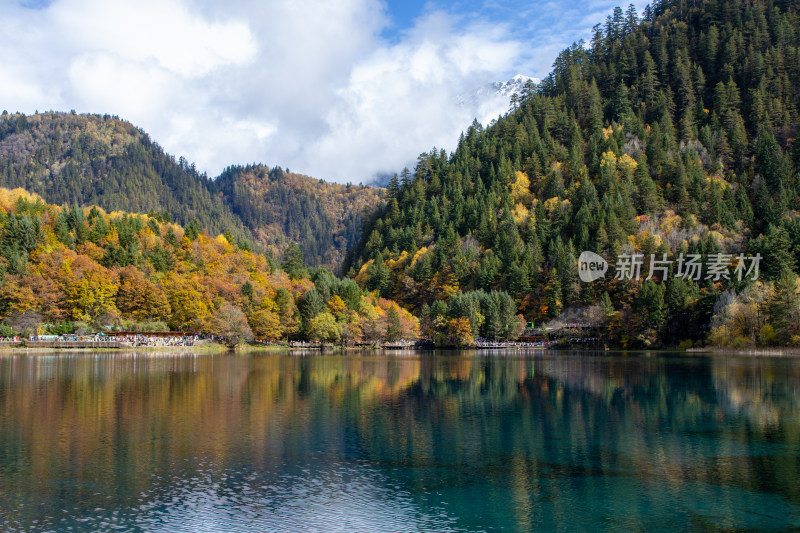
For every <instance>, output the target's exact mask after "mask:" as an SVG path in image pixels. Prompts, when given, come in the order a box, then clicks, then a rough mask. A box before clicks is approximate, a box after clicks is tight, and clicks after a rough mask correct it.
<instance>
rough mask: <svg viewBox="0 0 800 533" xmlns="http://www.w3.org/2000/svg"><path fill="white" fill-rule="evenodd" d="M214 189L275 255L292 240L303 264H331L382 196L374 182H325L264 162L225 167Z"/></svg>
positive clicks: (341, 256)
mask: <svg viewBox="0 0 800 533" xmlns="http://www.w3.org/2000/svg"><path fill="white" fill-rule="evenodd" d="M213 190H215V191H219V193H220V194H221V195H222V200H223V201H224V202H225V204H226V205H228V206H230V208H231V209H232V210H233V212H234V213H235V214H236V215H238V216H239V217H240V218H241V220H242V222H243V223H244V225H245V226H246V227H247V228H250V229H251V230H252V231H253V232H254V234H255V237H256V240H257V241H258V242H259V243H260V244H262V245H263V246H265V247H266V248H267V249H268V250H270V251H272V252H273V253H274V254H275V255H279V254H280V253H282V251H283V250H284V249H285V248H286V246H287V245H288V243H289V242H291V241H295V242H297V243H298V245H299V247H300V250H301V251H302V253H303V257H304V259H305V262H306V263H307V264H309V265H327V266H331V267H334V268H336V267H338V266H339V265H341V263H342V260H343V259H344V256H345V253H346V252H347V250H348V249H349V248H350V247H352V246H353V245H354V244H355V242H356V240H357V238H358V235H359V232H360V230H361V220H362V217H363V214H364V212H365V211H371V210H372V209H374V208H375V206H376V205H377V204H378V203H379V202H380V201H381V189H378V188H375V187H368V186H363V185H351V184H348V185H342V184H339V183H327V182H325V181H322V180H317V179H313V178H310V177H308V176H303V175H301V174H294V173H289V172H286V171H284V170H282V169H280V168H273V169H269V168H267V167H265V166H263V165H252V166H245V167H241V166H236V167H229V168H227V169H225V171H224V172H223V173H222V174H221V175H220V176H219V177H218V178H217V179H215V180H214V183H213Z"/></svg>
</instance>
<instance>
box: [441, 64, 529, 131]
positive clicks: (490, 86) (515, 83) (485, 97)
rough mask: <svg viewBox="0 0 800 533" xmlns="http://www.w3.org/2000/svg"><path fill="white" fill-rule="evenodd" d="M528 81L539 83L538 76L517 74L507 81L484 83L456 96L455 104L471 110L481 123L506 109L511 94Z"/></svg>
mask: <svg viewBox="0 0 800 533" xmlns="http://www.w3.org/2000/svg"><path fill="white" fill-rule="evenodd" d="M528 81H532V82H533V83H539V82H540V81H541V80H540V79H539V78H534V77H531V76H526V75H524V74H517V75H516V76H513V77H511V78H510V79H509V80H508V81H495V82H490V83H486V84H484V85H482V86H480V87H478V88H476V89H474V90H472V91H470V92H466V93H461V94H459V95H458V96H456V104H458V105H459V106H460V107H465V108H467V109H469V110H471V111H472V112H473V115H474V116H475V117H476V118H477V119H478V121H480V122H481V123H483V124H486V123H488V122H489V121H490V120H492V119H496V118H497V116H498V115H501V114H503V113H505V112H506V111H508V108H509V106H510V104H511V95H512V94H514V93H518V94H519V93H521V92H522V90H523V89H524V88H525V84H526V83H527V82H528Z"/></svg>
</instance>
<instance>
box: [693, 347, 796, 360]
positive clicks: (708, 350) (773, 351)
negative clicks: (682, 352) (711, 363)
mask: <svg viewBox="0 0 800 533" xmlns="http://www.w3.org/2000/svg"><path fill="white" fill-rule="evenodd" d="M686 353H690V354H715V355H747V356H750V357H800V348H778V347H775V348H722V347H719V346H706V347H703V348H687V349H686Z"/></svg>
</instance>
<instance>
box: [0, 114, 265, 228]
mask: <svg viewBox="0 0 800 533" xmlns="http://www.w3.org/2000/svg"><path fill="white" fill-rule="evenodd" d="M209 184H210V180H209V179H208V178H207V177H206V176H205V175H201V174H199V173H198V172H197V171H196V170H195V168H194V166H192V165H189V164H188V163H187V162H186V161H185V160H184V159H183V158H180V159H179V160H177V161H176V160H175V158H174V157H172V156H170V155H168V154H166V153H165V152H164V150H162V149H161V147H160V146H158V145H157V144H156V143H154V142H153V141H151V140H150V138H149V137H148V135H147V134H146V133H144V132H143V131H141V130H139V129H137V128H136V127H134V126H133V125H132V124H130V123H128V122H125V121H123V120H120V119H119V118H117V117H113V116H109V115H103V116H98V115H76V114H66V113H52V112H51V113H39V114H35V115H31V116H25V115H22V114H8V113H3V115H2V116H0V186H3V187H7V188H16V187H21V188H23V189H26V190H27V191H30V192H34V193H36V194H39V195H41V196H42V197H43V198H44V199H45V200H47V201H48V202H51V203H57V204H77V205H92V204H93V205H98V206H100V207H102V208H104V209H106V210H109V211H129V212H136V213H148V212H150V211H155V212H158V213H162V212H166V213H169V215H170V216H171V217H172V218H173V219H174V220H175V221H176V222H180V223H182V224H188V223H189V222H191V221H192V220H197V221H198V222H199V224H200V226H201V227H203V228H207V229H208V230H209V231H210V232H212V233H214V234H219V233H222V232H224V231H229V232H231V233H232V234H233V235H234V236H235V237H236V238H238V239H250V238H252V233H251V232H250V231H249V230H248V229H247V228H245V227H244V226H243V225H242V223H241V221H240V220H239V218H238V217H237V216H236V215H234V214H233V213H232V212H231V210H230V208H229V207H228V206H226V205H225V204H224V203H222V202H220V201H219V199H218V198H216V197H214V196H213V195H212V193H211V191H210V189H209Z"/></svg>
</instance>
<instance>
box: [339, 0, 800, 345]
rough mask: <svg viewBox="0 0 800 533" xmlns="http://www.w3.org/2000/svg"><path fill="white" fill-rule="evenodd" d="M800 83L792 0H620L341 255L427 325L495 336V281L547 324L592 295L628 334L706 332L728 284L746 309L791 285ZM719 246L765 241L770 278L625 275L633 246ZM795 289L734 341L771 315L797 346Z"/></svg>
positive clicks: (429, 167) (757, 337)
mask: <svg viewBox="0 0 800 533" xmlns="http://www.w3.org/2000/svg"><path fill="white" fill-rule="evenodd" d="M799 91H800V19H798V4H797V3H796V2H792V1H788V0H770V1H766V0H747V1H744V0H730V1H714V0H709V1H703V2H687V1H685V0H663V1H659V2H656V3H654V4H653V5H652V6H648V7H647V9H646V10H645V12H644V13H643V14H642V17H641V18H639V16H638V15H637V13H636V10H635V8H633V7H630V8H628V10H627V11H625V12H623V10H622V9H619V8H618V9H617V10H615V12H614V15H613V16H610V17H608V19H607V20H606V22H605V23H604V24H600V25H598V26H596V27H595V33H594V37H593V38H592V40H591V42H590V43H577V44H575V45H573V46H572V47H570V48H569V49H567V50H565V51H563V52H562V53H561V54H560V55H559V56H558V58H557V60H556V62H555V64H554V68H553V71H552V73H551V74H550V75H549V76H548V77H547V78H546V79H544V80H543V81H542V83H541V84H539V85H538V86H537V87H530V88H529V90H526V91H525V94H522V95H520V97H519V98H518V99H515V101H516V102H517V103H518V105H517V108H516V109H514V110H512V111H511V112H509V113H508V114H507V115H506V116H504V117H502V118H500V119H499V120H498V121H497V122H496V123H494V124H492V125H490V126H489V127H487V128H486V129H485V130H484V129H483V128H481V127H480V125H478V124H477V123H476V124H473V126H472V127H471V128H470V129H469V130H468V131H467V132H466V133H465V135H463V137H462V138H461V140H460V143H459V146H458V149H457V150H456V151H455V153H454V154H452V155H451V156H448V155H447V154H445V153H443V152H439V151H436V150H433V151H431V152H430V153H426V154H422V155H421V156H420V157H419V160H418V164H417V166H416V168H415V169H414V171H413V172H408V173H404V174H403V175H402V176H401V177H400V179H399V180H394V181H393V182H392V183H391V184H390V186H389V188H388V192H387V194H388V196H387V202H386V203H385V205H384V207H383V208H382V209H381V210H380V211H378V212H377V213H376V214H375V215H374V216H373V217H372V218H371V219H370V220H369V222H368V224H367V225H366V227H365V231H364V233H363V236H362V239H361V240H360V241H359V245H358V247H357V248H356V250H355V251H354V253H353V254H352V255H351V257H350V260H349V262H348V264H347V266H348V268H351V275H354V276H356V279H357V280H359V281H360V282H361V283H363V284H364V285H365V286H366V287H367V288H370V289H377V290H379V291H380V292H381V293H382V294H384V295H386V296H387V297H395V298H398V299H400V300H402V301H403V302H404V303H405V304H406V305H407V306H409V307H411V308H415V309H417V310H419V311H420V313H421V314H422V319H423V327H425V324H427V325H428V332H429V333H431V332H433V333H435V332H436V331H441V330H442V329H443V328H446V327H448V326H447V324H450V322H449V321H452V320H453V319H455V318H458V317H462V318H468V319H469V320H470V323H471V327H472V330H473V332H474V333H475V334H478V333H481V334H487V333H492V332H494V333H497V331H498V328H501V326H502V324H494V325H491V326H490V327H487V325H489V320H488V318H487V317H486V312H487V310H490V309H491V305H489V304H488V303H487V301H488V300H487V299H486V294H487V293H488V291H502V292H505V293H507V294H509V295H510V296H511V297H512V298H513V299H514V302H515V304H516V306H517V309H518V310H519V311H520V312H522V313H524V315H525V317H526V319H527V320H533V321H536V322H539V323H541V322H543V321H547V320H550V319H552V318H554V317H557V316H559V314H560V313H561V312H562V311H563V310H564V309H567V308H570V307H574V308H586V307H587V306H590V305H591V304H599V305H600V307H601V308H602V309H601V310H602V313H601V316H602V322H603V323H604V324H605V325H607V326H608V327H609V331H610V334H611V335H612V337H614V338H615V339H616V340H618V341H620V342H621V343H623V344H629V345H633V344H650V343H653V342H670V343H677V342H678V341H681V340H683V339H689V340H694V341H698V340H701V339H704V338H706V335H707V334H708V332H709V330H710V328H711V326H712V316H714V317H715V321H716V322H715V324H717V326H718V327H721V326H723V325H725V324H726V320H727V318H726V317H727V315H725V313H726V312H727V311H726V309H727V310H728V311H731V309H729V308H728V307H726V305H723V304H724V302H722V303H720V302H721V300H720V295H721V294H722V293H723V292H724V291H728V293H727V294H729V295H731V294H733V295H735V298H734V299H733V301H735V302H739V303H741V302H742V301H743V300H742V298H745V296H746V297H747V298H751V297H752V298H755V296H753V294H752V293H753V291H755V292H758V294H760V295H762V296H758V298H761V301H760V303H759V302H756V303H757V304H758V305H761V304H764V305H767V304H766V302H767V301H768V299H769V298H770V297H773V296H775V295H776V294H778V293H779V292H780V289H781V287H783V289H785V290H787V291H789V292H786V293H785V295H787V297H790V298H792V299H796V298H797V294H796V290H794V289H791V290H789V289H788V287H790V286H791V287H794V285H793V284H794V283H795V282H796V275H795V274H794V272H796V271H797V265H798V261H800V220H799V219H798V208H800V197H799V196H798V193H799V192H800V185H799V183H798V170H799V169H800V143H797V142H795V138H796V135H797V125H798V110H799V109H798V106H799V105H800V92H799ZM583 250H591V251H595V252H597V253H599V254H601V255H602V256H603V257H605V258H606V259H608V260H609V261H610V262H611V263H612V266H611V272H610V274H609V275H607V276H606V278H605V280H602V281H596V282H594V283H591V284H581V283H580V281H579V278H578V275H577V257H578V255H579V254H580V253H581V252H582V251H583ZM721 252H727V253H731V254H738V253H747V254H748V255H755V254H756V253H760V254H761V256H763V260H762V262H761V278H760V282H761V281H764V280H767V281H768V282H769V281H770V280H773V281H775V283H774V284H772V283H768V284H767V285H764V286H761V285H759V286H758V290H756V289H752V288H751V289H750V291H751V292H750V293H747V291H748V288H747V283H745V282H744V281H741V282H740V281H739V280H738V279H736V277H735V276H733V277H732V279H724V278H723V279H721V280H714V279H705V275H704V276H703V277H701V278H700V279H697V280H694V279H684V278H683V277H676V276H675V275H674V274H675V271H674V268H673V270H671V271H670V272H669V275H667V276H656V277H655V278H654V279H652V280H648V281H643V280H641V281H635V280H616V279H613V276H614V262H615V259H616V258H617V257H618V256H619V255H620V254H623V253H627V254H631V253H644V254H650V253H656V254H658V257H659V258H661V257H662V255H661V254H667V255H668V258H669V259H670V260H671V261H674V260H676V259H677V258H678V257H679V255H680V254H681V253H684V254H688V253H692V254H695V253H696V254H700V255H701V256H702V258H703V260H704V261H707V260H708V258H709V256H711V255H713V254H716V253H721ZM731 266H733V265H731ZM643 272H644V276H643V278H644V277H646V276H647V265H645V267H644V269H643ZM662 278H663V279H662ZM778 280H782V283H783V285H779V283H778ZM752 286H753V285H752V284H751V287H752ZM762 289H763V290H762ZM474 291H477V292H474ZM776 291H777V292H776ZM748 294H749V296H747V295H748ZM454 298H456V299H457V305H454V304H453V301H454ZM752 298H751V299H750V300H748V301H753V300H752ZM445 302H450V303H449V304H445ZM784 303H785V305H784V306H783V307H780V309H783V311H781V312H779V311H778V309H779V307H777V306H773V311H774V312H773V314H772V315H773V316H771V315H769V314H768V313H766V312H765V313H763V314H762V315H761V316H762V318H761V319H758V318H754V319H753V321H754V322H753V323H751V324H750V325H749V326H748V327H747V328H744V329H740V330H736V331H733V330H732V331H731V332H730V335H731V336H732V337H737V336H738V337H741V338H742V339H744V340H745V341H747V342H750V341H752V342H762V341H768V342H771V341H772V340H775V339H774V338H773V337H770V339H771V340H770V339H767V337H768V336H769V335H767V334H764V335H762V333H761V328H763V326H765V325H766V324H765V323H764V322H763V317H768V316H769V317H770V319H771V320H779V321H781V322H780V323H781V324H782V325H779V326H777V327H776V331H777V329H778V328H779V329H780V331H778V332H777V333H775V335H777V336H778V337H779V338H780V339H781V342H789V340H790V339H791V338H792V335H796V334H798V333H800V332H798V331H797V324H796V322H797V321H796V320H795V318H796V316H795V315H796V314H797V309H796V307H797V306H795V308H794V310H793V311H792V313H793V314H792V316H791V317H789V318H788V319H787V317H786V316H783V317H779V315H781V314H783V315H785V314H786V313H787V312H789V311H787V310H788V309H790V307H791V305H790V304H789V303H786V302H784ZM715 304H717V309H716V313H715V309H714V307H715ZM754 305H756V304H754ZM731 312H732V311H731ZM784 319H786V320H784ZM759 320H761V322H759ZM501 329H502V328H501ZM745 330H746V331H745ZM767 333H769V332H768V331H767Z"/></svg>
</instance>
